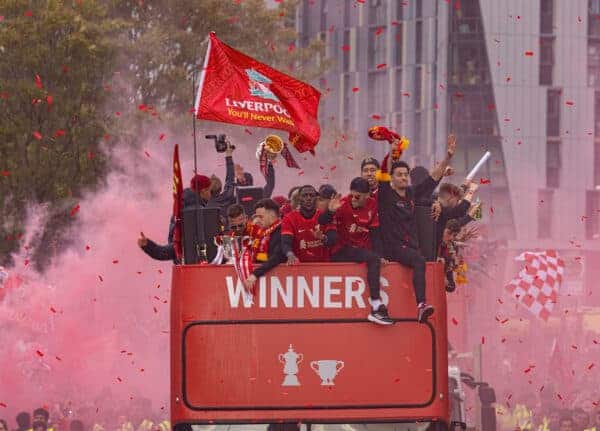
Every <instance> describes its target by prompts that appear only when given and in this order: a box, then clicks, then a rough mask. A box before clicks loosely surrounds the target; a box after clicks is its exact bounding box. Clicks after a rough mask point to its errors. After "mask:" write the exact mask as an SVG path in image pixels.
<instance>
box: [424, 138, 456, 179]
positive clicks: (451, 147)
mask: <svg viewBox="0 0 600 431" xmlns="http://www.w3.org/2000/svg"><path fill="white" fill-rule="evenodd" d="M455 151H456V137H455V136H454V135H448V144H447V146H446V157H444V159H443V160H442V161H441V162H440V163H439V164H438V165H437V166H436V167H435V168H433V169H432V170H431V171H430V172H429V175H430V176H431V178H433V180H434V181H436V182H437V181H439V180H441V179H442V177H443V176H444V172H445V171H446V168H447V167H448V165H449V164H450V160H452V157H453V156H454V152H455Z"/></svg>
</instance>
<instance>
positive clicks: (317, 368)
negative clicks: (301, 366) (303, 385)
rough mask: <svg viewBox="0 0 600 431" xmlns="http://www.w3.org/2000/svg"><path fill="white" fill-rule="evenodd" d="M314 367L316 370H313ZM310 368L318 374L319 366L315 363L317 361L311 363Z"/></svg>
mask: <svg viewBox="0 0 600 431" xmlns="http://www.w3.org/2000/svg"><path fill="white" fill-rule="evenodd" d="M315 366H316V368H315ZM310 368H312V370H313V371H315V372H317V373H318V372H319V364H318V363H317V361H311V363H310Z"/></svg>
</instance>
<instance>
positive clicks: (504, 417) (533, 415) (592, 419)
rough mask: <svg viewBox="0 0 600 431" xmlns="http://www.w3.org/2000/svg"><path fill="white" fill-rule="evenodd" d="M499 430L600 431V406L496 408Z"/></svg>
mask: <svg viewBox="0 0 600 431" xmlns="http://www.w3.org/2000/svg"><path fill="white" fill-rule="evenodd" d="M496 416H497V418H498V429H501V430H523V431H598V430H600V406H599V407H596V408H595V409H587V410H586V409H584V408H582V407H573V408H559V407H558V406H553V407H549V408H544V409H541V408H539V406H538V408H536V406H534V405H527V404H520V403H519V404H517V405H515V406H514V407H512V408H507V407H506V406H502V405H499V406H497V407H496Z"/></svg>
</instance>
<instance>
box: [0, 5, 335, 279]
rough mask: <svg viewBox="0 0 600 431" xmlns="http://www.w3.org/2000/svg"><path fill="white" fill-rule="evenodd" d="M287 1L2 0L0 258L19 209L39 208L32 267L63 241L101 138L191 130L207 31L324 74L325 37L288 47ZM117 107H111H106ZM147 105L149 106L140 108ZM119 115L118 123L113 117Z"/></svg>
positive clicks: (110, 141) (14, 232) (16, 230)
mask: <svg viewBox="0 0 600 431" xmlns="http://www.w3.org/2000/svg"><path fill="white" fill-rule="evenodd" d="M295 7H296V2H295V1H289V0H287V1H284V2H282V3H281V4H280V5H279V7H278V8H275V9H270V8H267V7H266V6H265V4H264V0H236V1H222V0H202V1H197V0H173V1H168V2H166V1H162V0H155V1H138V0H135V1H134V0H85V1H82V0H74V1H66V0H47V1H40V0H38V1H26V0H7V1H5V2H3V3H2V4H1V5H0V16H2V17H3V19H2V20H1V21H0V51H1V53H2V60H3V61H2V62H1V63H0V107H2V109H3V113H4V116H3V118H2V119H1V120H0V142H1V146H0V219H1V220H2V221H3V223H2V225H0V235H1V236H0V238H2V239H3V241H0V264H2V263H7V262H8V261H9V260H10V257H9V255H10V253H11V252H13V251H14V250H16V249H17V248H18V247H19V246H20V245H21V244H20V242H21V241H20V238H21V235H22V234H23V229H24V220H25V213H26V209H27V206H28V205H30V204H41V205H44V206H46V208H47V212H48V216H47V217H46V218H45V219H44V220H42V221H41V226H40V227H39V229H40V236H39V238H38V240H37V241H35V242H34V243H33V244H30V245H31V246H32V247H33V250H32V257H33V261H34V263H36V264H37V266H38V268H42V267H43V266H44V265H45V264H47V263H48V262H49V259H50V258H51V256H52V254H53V253H54V252H55V251H56V250H57V249H58V250H62V249H64V247H65V246H66V245H67V243H68V241H67V240H65V238H69V236H68V235H66V233H67V230H68V228H69V226H70V224H71V221H72V220H73V219H75V218H76V213H77V208H78V207H77V202H78V199H79V198H81V196H82V195H83V193H84V192H85V191H86V190H94V189H95V188H96V187H98V186H101V185H102V181H103V179H104V178H105V177H106V175H107V173H108V172H109V171H110V170H111V169H115V164H114V163H113V162H112V161H111V160H110V158H109V155H108V153H107V152H105V151H103V149H104V148H105V146H110V145H125V146H131V147H134V148H135V147H136V146H138V145H139V142H140V141H141V140H142V139H141V138H143V136H144V131H145V130H147V127H146V126H147V125H148V122H149V121H152V120H154V119H156V118H157V117H158V118H160V120H161V121H162V127H164V128H165V130H166V131H169V130H185V129H187V128H189V118H190V117H189V115H190V114H189V110H190V108H191V106H192V104H193V96H194V94H193V87H192V77H193V75H195V74H197V72H198V71H199V68H200V67H201V65H202V60H203V57H204V54H205V51H206V43H204V44H203V43H202V42H203V40H205V38H206V36H207V35H208V33H209V31H216V32H217V34H218V35H219V37H220V38H221V39H223V40H224V41H225V42H226V43H229V44H231V45H232V46H234V47H235V48H236V49H239V50H241V51H243V52H245V53H247V54H249V55H251V56H254V57H256V58H257V59H259V60H261V61H264V62H266V63H267V64H270V65H272V66H274V67H276V68H279V69H281V70H283V71H284V72H287V73H290V74H292V75H294V76H296V77H299V78H301V79H311V78H314V77H315V76H318V75H320V74H321V72H322V71H323V70H324V68H325V67H327V65H328V64H327V62H325V61H322V62H315V61H314V60H315V59H318V58H322V57H323V54H324V46H323V43H322V42H320V41H318V40H317V41H312V42H309V43H307V44H306V46H304V47H297V46H296V36H297V35H296V32H295V30H294V27H293V22H294V20H293V17H294V13H295ZM115 106H116V107H118V108H117V109H116V110H115V109H113V108H114V107H115ZM149 114H150V115H149ZM117 120H118V121H117Z"/></svg>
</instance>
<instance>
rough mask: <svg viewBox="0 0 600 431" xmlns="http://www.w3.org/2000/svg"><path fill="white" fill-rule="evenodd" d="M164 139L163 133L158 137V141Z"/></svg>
mask: <svg viewBox="0 0 600 431" xmlns="http://www.w3.org/2000/svg"><path fill="white" fill-rule="evenodd" d="M163 139H165V134H164V133H161V134H160V136H159V137H158V140H159V141H162V140H163Z"/></svg>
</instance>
